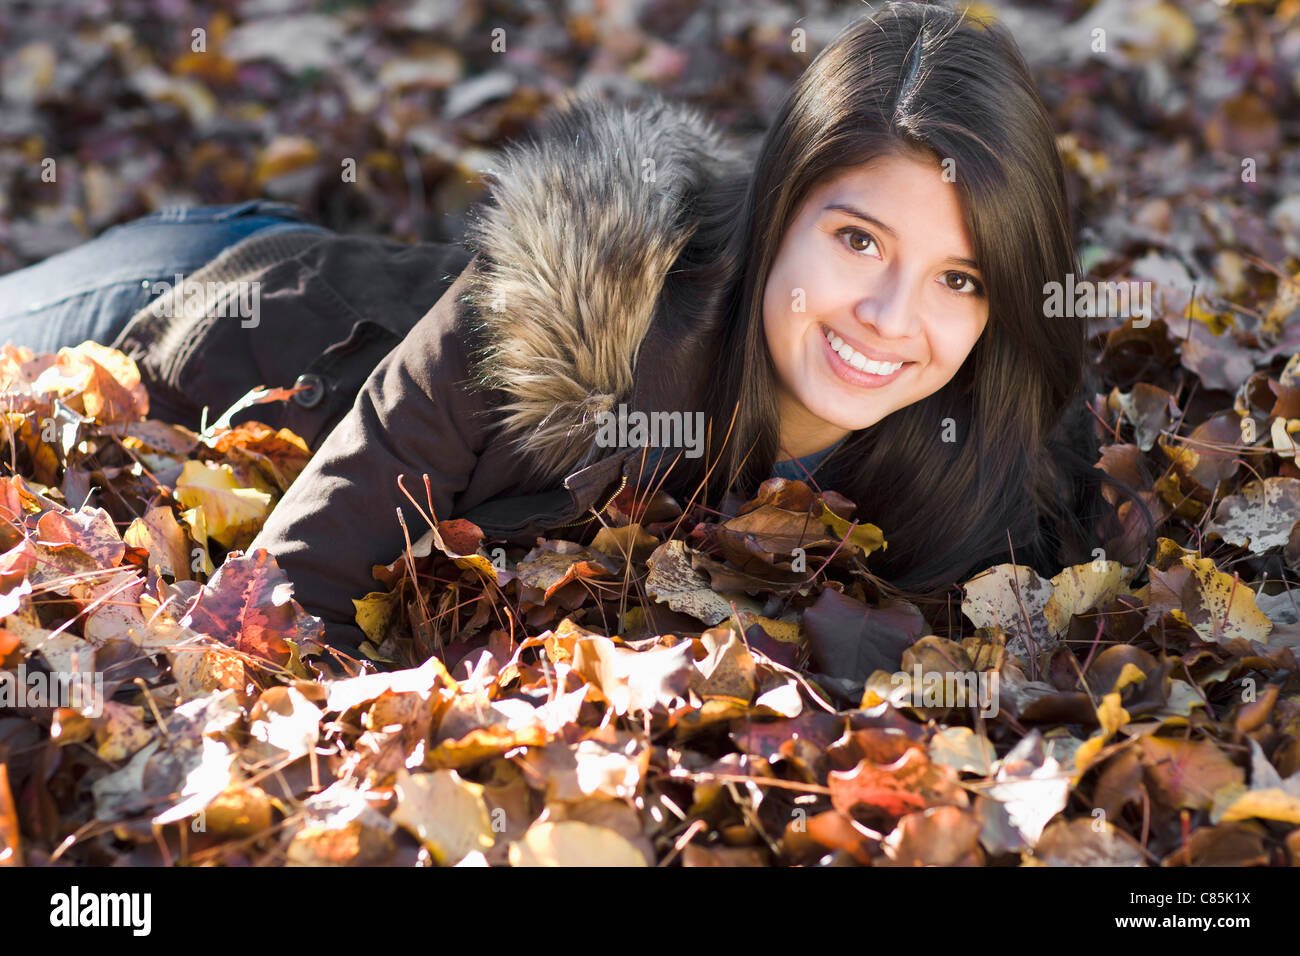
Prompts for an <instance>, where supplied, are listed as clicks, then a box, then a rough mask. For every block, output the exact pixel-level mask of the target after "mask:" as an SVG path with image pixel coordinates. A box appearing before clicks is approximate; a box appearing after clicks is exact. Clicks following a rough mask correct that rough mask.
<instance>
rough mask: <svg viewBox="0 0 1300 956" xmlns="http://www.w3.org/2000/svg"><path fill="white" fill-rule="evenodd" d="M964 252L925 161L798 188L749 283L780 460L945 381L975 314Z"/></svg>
mask: <svg viewBox="0 0 1300 956" xmlns="http://www.w3.org/2000/svg"><path fill="white" fill-rule="evenodd" d="M974 258H975V256H974V252H973V250H972V246H971V243H970V237H969V236H968V235H967V231H966V227H965V223H964V221H963V219H962V208H961V202H960V199H959V195H958V192H957V187H956V186H955V185H954V184H953V183H951V182H946V181H945V180H944V178H943V176H942V168H941V167H940V166H939V165H938V163H937V162H936V161H934V160H931V159H927V160H921V159H917V158H914V157H913V156H911V155H908V156H899V155H892V154H891V155H888V156H882V157H879V158H877V159H875V160H872V161H871V162H869V163H865V164H863V165H861V166H856V167H853V168H852V169H850V170H848V171H846V172H843V173H840V174H838V175H836V176H835V177H833V178H832V179H829V180H828V181H826V182H825V183H823V184H822V185H820V186H818V187H817V188H815V189H814V190H813V191H812V192H811V193H810V194H809V195H808V197H807V198H806V199H805V200H804V202H803V204H802V205H801V206H800V207H799V209H798V210H797V211H796V213H795V216H794V218H793V220H792V221H791V223H790V226H789V228H788V229H787V230H786V233H785V235H784V237H783V238H782V240H781V247H780V249H779V250H778V252H777V255H776V259H775V260H774V262H773V263H772V269H771V272H770V273H769V274H768V278H767V285H766V286H765V287H764V291H763V332H764V335H765V337H766V339H767V347H768V351H769V353H770V354H771V356H772V362H773V364H774V365H775V367H776V371H777V378H778V400H779V405H780V410H781V444H782V450H781V456H780V457H782V458H784V457H787V456H791V457H802V456H804V455H807V454H810V453H812V452H814V451H818V450H820V449H822V448H825V447H827V446H828V445H831V444H834V443H835V442H836V441H838V440H839V439H840V438H842V437H844V435H846V434H847V433H848V432H850V431H854V430H857V429H861V428H866V427H868V426H869V425H874V424H875V423H876V422H878V421H880V420H881V419H882V418H884V417H885V416H886V415H888V414H890V413H891V412H895V411H897V410H898V409H900V408H905V407H907V406H908V405H911V404H912V403H913V402H918V401H920V400H921V399H923V398H925V397H926V396H928V395H931V394H933V393H934V392H936V391H938V390H939V389H940V388H942V387H943V386H944V385H945V384H947V382H948V381H949V380H950V379H951V378H952V377H953V376H954V375H955V374H956V373H957V370H958V369H959V368H960V367H961V365H962V362H964V361H965V360H966V356H967V355H968V354H969V353H970V350H971V349H972V348H973V347H974V345H975V342H976V340H977V339H978V338H979V336H980V333H981V332H983V331H984V326H985V325H986V324H987V322H988V300H987V298H986V296H985V291H984V281H983V278H982V277H981V274H980V271H979V270H978V269H977V268H976V267H975V265H974V262H973V260H974ZM800 306H802V307H803V308H802V310H799V311H796V310H797V309H798V308H799V307H800Z"/></svg>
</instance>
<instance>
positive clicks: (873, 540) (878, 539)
mask: <svg viewBox="0 0 1300 956" xmlns="http://www.w3.org/2000/svg"><path fill="white" fill-rule="evenodd" d="M820 504H821V506H822V513H821V514H820V515H818V519H819V520H820V521H821V523H822V524H824V525H826V526H827V527H828V528H830V529H831V530H832V531H834V532H835V535H836V537H838V538H839V539H840V540H844V538H845V536H847V537H848V541H847V542H845V544H846V546H847V547H852V548H856V549H858V550H859V551H861V552H862V553H863V554H864V555H865V554H870V553H871V552H872V551H876V550H878V549H882V548H888V547H889V545H888V544H886V543H885V534H884V532H883V531H881V530H880V529H879V528H877V527H876V526H875V525H874V524H862V523H859V524H858V526H857V527H856V528H853V533H852V534H850V533H849V528H850V527H852V525H853V523H852V522H851V521H848V520H846V519H844V518H841V517H840V516H839V515H837V514H836V513H835V512H834V511H831V509H830V508H828V507H827V506H826V502H824V501H822V502H820Z"/></svg>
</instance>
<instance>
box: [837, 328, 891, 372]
mask: <svg viewBox="0 0 1300 956" xmlns="http://www.w3.org/2000/svg"><path fill="white" fill-rule="evenodd" d="M822 332H823V334H824V335H825V336H826V340H827V341H828V342H830V343H831V348H833V349H834V350H835V351H836V352H838V353H839V355H840V358H842V359H844V361H845V362H847V363H848V364H849V365H852V366H853V367H854V368H856V369H858V370H859V371H862V372H868V373H870V374H872V375H892V374H894V373H895V372H897V371H898V370H899V369H900V368H902V367H903V363H902V362H873V361H872V360H871V359H869V358H867V357H866V356H865V355H863V354H862V353H861V352H855V351H853V348H852V347H851V346H850V345H849V344H848V343H847V342H845V341H844V340H843V339H842V338H840V337H839V336H838V335H836V334H835V333H834V332H832V331H831V330H830V329H827V328H823V329H822Z"/></svg>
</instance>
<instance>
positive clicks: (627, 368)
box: [462, 93, 749, 481]
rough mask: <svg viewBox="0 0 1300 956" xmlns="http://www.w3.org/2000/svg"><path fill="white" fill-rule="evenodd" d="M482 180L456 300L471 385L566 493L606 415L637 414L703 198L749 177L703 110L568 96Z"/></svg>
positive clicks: (653, 101)
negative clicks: (493, 392) (491, 397)
mask: <svg viewBox="0 0 1300 956" xmlns="http://www.w3.org/2000/svg"><path fill="white" fill-rule="evenodd" d="M544 120H545V121H544V123H543V124H542V125H541V128H540V131H539V132H537V133H535V134H534V136H533V138H532V139H531V140H529V141H524V142H517V143H514V144H511V145H510V146H508V147H507V148H506V149H505V151H504V152H503V154H502V155H501V157H500V159H499V161H498V164H497V166H496V168H494V169H493V170H492V171H491V172H490V173H488V174H487V181H488V186H489V199H488V201H487V202H486V203H484V204H483V205H482V206H481V207H480V208H479V210H478V211H477V213H476V215H475V217H474V218H473V219H472V220H471V223H470V226H469V229H468V231H467V234H466V243H467V245H468V246H469V247H470V249H472V250H473V251H474V252H475V253H476V254H477V256H478V259H479V266H478V268H477V269H475V270H474V272H473V273H472V274H471V275H470V277H469V280H468V284H469V292H468V293H467V294H466V295H465V296H464V297H463V298H462V301H464V302H466V303H467V304H468V305H469V306H470V307H471V313H470V314H471V316H472V318H471V319H470V322H471V324H472V327H473V329H474V332H475V336H474V337H475V339H476V341H477V343H478V346H477V349H476V353H475V357H474V362H473V373H474V377H475V380H476V382H477V383H478V384H479V385H482V386H488V387H492V388H496V389H499V390H500V391H501V392H503V393H504V394H505V396H506V401H505V402H504V403H503V404H502V405H501V406H500V407H499V408H498V413H499V420H498V424H499V427H500V428H501V429H502V432H503V433H504V434H505V435H506V436H508V437H509V438H510V440H511V441H513V443H514V447H516V448H517V449H518V450H519V452H520V453H521V455H522V456H524V457H525V458H526V459H527V460H528V462H529V463H530V464H531V465H532V466H533V468H534V469H535V471H536V472H537V473H538V474H540V475H543V476H545V477H547V478H548V479H550V480H553V481H558V480H559V479H561V478H563V477H564V476H565V475H566V474H568V473H569V472H570V471H572V470H573V469H574V468H575V467H577V466H579V465H581V464H584V463H586V462H588V461H590V460H591V457H592V451H593V442H594V437H595V431H596V428H597V418H596V416H597V415H599V414H600V413H602V412H610V411H613V410H614V409H616V408H617V406H618V405H619V404H620V403H623V402H629V400H630V398H631V396H632V393H633V390H634V385H635V384H636V383H635V382H634V373H635V372H636V370H637V358H638V353H639V351H640V349H641V346H642V343H643V342H644V341H645V340H646V338H647V334H648V333H649V332H650V330H651V326H652V324H653V321H654V317H655V314H656V306H657V304H658V301H659V298H660V293H661V290H662V288H663V285H664V282H665V277H666V276H667V274H668V273H669V271H670V270H671V268H672V266H673V263H674V262H675V261H676V260H677V257H678V255H679V253H681V251H682V249H683V247H684V246H685V245H686V243H687V241H688V240H689V239H690V238H691V236H692V234H693V233H694V231H695V229H696V226H697V225H698V220H697V219H696V218H695V217H694V216H693V214H692V209H693V207H694V199H695V197H697V196H699V195H701V194H702V193H703V192H704V191H706V190H708V189H709V188H710V186H711V184H713V183H714V182H716V181H717V179H718V178H719V177H721V176H724V175H734V174H736V173H737V172H742V171H745V170H747V168H748V167H749V163H748V161H747V160H746V158H745V156H744V154H743V151H742V150H740V149H739V148H738V147H736V146H734V145H732V144H731V143H729V142H728V141H727V140H726V139H725V138H724V136H723V135H722V134H721V133H720V132H719V131H718V129H717V128H716V127H715V126H714V124H713V123H712V122H711V121H710V120H708V119H707V118H706V117H704V115H703V114H701V113H700V112H698V111H697V110H696V109H694V108H692V107H689V106H686V105H683V104H680V103H674V102H672V101H669V100H666V99H664V98H663V97H662V96H660V95H659V94H651V95H650V96H649V97H648V98H647V99H646V100H644V101H643V102H642V104H641V105H639V106H636V107H628V106H624V105H619V104H614V103H610V102H607V101H605V100H602V99H599V98H596V97H595V96H593V95H592V94H586V93H583V94H574V93H570V94H568V95H566V96H565V97H563V98H562V99H561V100H560V101H559V102H558V103H557V104H556V105H555V106H554V107H552V109H551V110H550V111H549V113H548V114H547V115H546V116H545V118H544Z"/></svg>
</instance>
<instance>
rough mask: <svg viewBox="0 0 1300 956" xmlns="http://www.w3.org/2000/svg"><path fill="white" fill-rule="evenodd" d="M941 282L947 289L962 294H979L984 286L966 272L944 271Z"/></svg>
mask: <svg viewBox="0 0 1300 956" xmlns="http://www.w3.org/2000/svg"><path fill="white" fill-rule="evenodd" d="M943 284H944V285H945V286H947V287H948V289H949V290H951V291H953V292H959V293H961V294H963V295H969V294H972V293H973V294H975V295H980V294H982V293H983V291H984V287H983V286H981V285H980V284H979V280H977V279H976V278H975V277H974V276H973V275H971V274H969V273H967V272H946V273H944V277H943Z"/></svg>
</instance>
